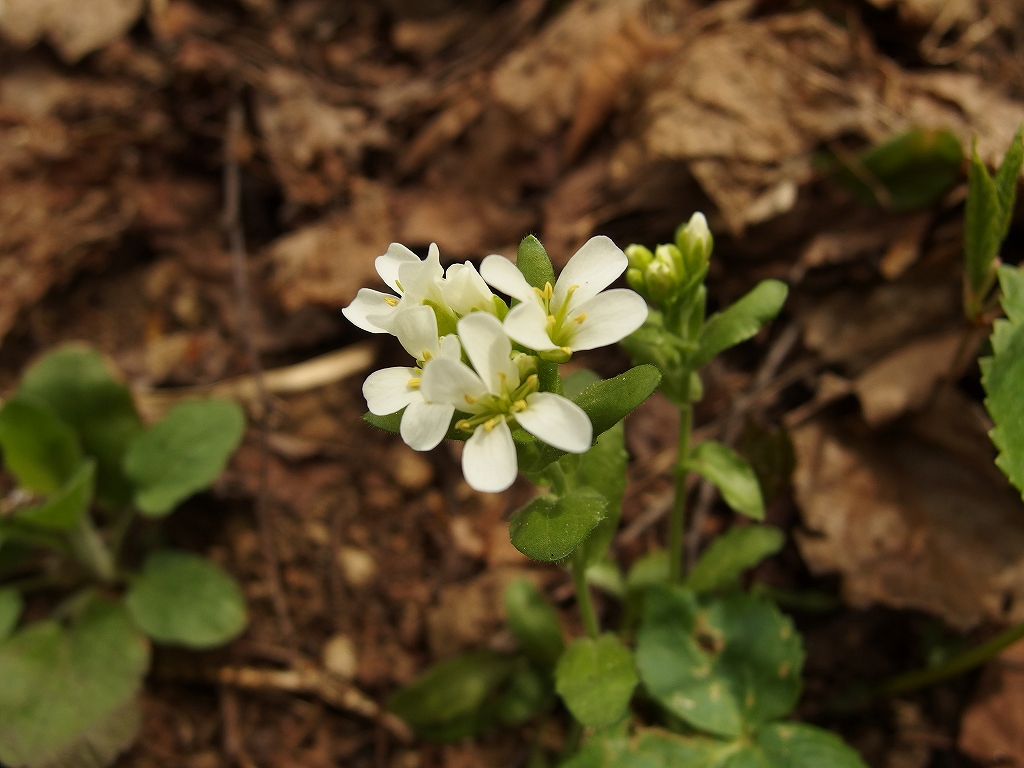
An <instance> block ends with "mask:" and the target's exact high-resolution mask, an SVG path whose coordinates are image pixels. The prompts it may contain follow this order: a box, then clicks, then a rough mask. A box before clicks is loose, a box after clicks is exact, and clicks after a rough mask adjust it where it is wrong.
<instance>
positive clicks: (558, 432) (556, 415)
mask: <svg viewBox="0 0 1024 768" xmlns="http://www.w3.org/2000/svg"><path fill="white" fill-rule="evenodd" d="M526 405H527V408H526V410H525V411H522V412H520V413H517V414H516V421H518V422H519V425H520V426H521V427H522V428H523V429H525V430H526V431H527V432H529V433H530V434H531V435H534V436H535V437H538V438H540V439H541V440H543V441H544V442H545V443H547V444H548V445H550V446H553V447H555V448H558V449H559V450H561V451H569V452H570V453H586V452H587V451H588V450H589V449H590V445H591V443H592V442H593V438H594V427H593V425H592V424H591V423H590V417H589V416H587V414H586V413H585V412H584V410H583V409H582V408H580V407H579V406H578V405H576V403H574V402H573V401H572V400H570V399H568V398H566V397H562V396H561V395H556V394H554V393H553V392H534V393H533V394H532V395H529V396H527V398H526Z"/></svg>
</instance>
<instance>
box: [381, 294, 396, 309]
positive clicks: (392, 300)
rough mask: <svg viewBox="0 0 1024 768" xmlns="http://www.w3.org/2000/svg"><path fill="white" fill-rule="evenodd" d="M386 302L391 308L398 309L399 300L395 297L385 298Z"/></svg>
mask: <svg viewBox="0 0 1024 768" xmlns="http://www.w3.org/2000/svg"><path fill="white" fill-rule="evenodd" d="M384 301H385V302H387V305H388V306H389V307H397V306H398V299H396V298H395V297H394V296H385V297H384Z"/></svg>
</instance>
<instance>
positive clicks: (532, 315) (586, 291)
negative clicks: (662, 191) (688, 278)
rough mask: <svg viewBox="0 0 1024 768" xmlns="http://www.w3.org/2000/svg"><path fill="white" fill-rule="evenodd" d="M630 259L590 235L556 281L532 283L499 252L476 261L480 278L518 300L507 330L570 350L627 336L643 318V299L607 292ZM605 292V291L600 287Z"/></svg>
mask: <svg viewBox="0 0 1024 768" xmlns="http://www.w3.org/2000/svg"><path fill="white" fill-rule="evenodd" d="M627 264H628V260H627V259H626V254H624V253H623V252H622V251H621V250H620V249H619V248H618V246H616V245H615V243H613V242H612V241H611V239H609V238H607V237H604V236H603V235H601V236H598V237H592V238H590V240H588V241H587V242H586V243H584V245H583V247H582V248H580V249H579V250H578V251H577V252H576V253H575V255H573V257H572V258H571V259H569V263H568V264H566V265H565V269H563V270H562V274H561V275H560V276H559V278H558V280H557V281H556V282H555V285H554V286H552V285H551V284H550V283H548V284H547V285H545V286H544V289H543V290H542V289H540V288H534V287H532V286H531V285H530V284H529V283H527V282H526V278H525V277H523V274H522V272H520V271H519V270H518V269H517V268H516V266H515V265H514V264H513V263H512V262H511V261H509V260H508V259H506V258H504V257H502V256H497V255H494V256H488V257H487V258H486V259H484V262H483V264H482V265H481V266H480V274H481V275H483V278H484V280H486V281H487V282H488V283H490V284H491V285H492V286H493V287H495V288H497V289H498V290H499V291H503V292H504V293H507V294H508V295H509V296H512V297H513V298H516V299H518V300H519V301H520V302H521V303H520V304H517V305H516V306H514V307H513V308H512V309H511V310H509V313H508V316H507V317H506V318H505V332H506V333H507V334H508V335H509V336H510V337H511V338H512V339H513V340H515V341H517V342H518V343H520V344H522V345H523V346H524V347H528V348H529V349H533V350H536V351H538V352H553V351H557V353H558V354H557V357H560V358H561V359H562V360H563V361H564V360H567V359H568V357H569V356H570V355H571V354H572V353H573V352H578V351H580V350H584V349H594V348H596V347H603V346H605V345H606V344H614V343H615V342H617V341H620V340H621V339H623V338H625V337H626V336H628V335H629V334H631V333H632V332H633V331H635V330H636V329H637V328H639V327H640V326H641V325H643V323H644V320H646V319H647V302H645V301H644V300H643V298H642V297H641V296H640V295H639V294H637V293H635V292H633V291H631V290H628V289H625V288H617V289H614V290H611V291H605V290H604V289H605V288H607V287H608V286H609V285H611V284H612V282H614V281H615V279H616V278H617V277H618V276H619V275H621V274H622V272H623V271H624V270H625V269H626V266H627ZM602 291H603V292H602Z"/></svg>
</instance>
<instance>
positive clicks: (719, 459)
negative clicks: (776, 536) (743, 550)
mask: <svg viewBox="0 0 1024 768" xmlns="http://www.w3.org/2000/svg"><path fill="white" fill-rule="evenodd" d="M689 466H690V468H691V469H693V470H694V471H695V472H699V473H700V474H701V475H703V476H704V477H705V478H707V479H708V480H710V481H711V482H712V483H714V484H715V486H716V487H717V488H718V490H719V492H720V493H721V494H722V499H724V500H725V503H726V504H728V505H729V506H730V507H731V508H732V509H735V510H736V511H737V512H739V513H741V514H744V515H746V516H747V517H749V518H752V519H754V520H764V499H762V498H761V486H760V485H758V483H757V475H755V474H754V470H753V469H752V468H751V466H750V464H748V463H747V460H746V459H744V458H743V457H742V456H740V455H739V454H738V453H736V451H734V450H732V449H731V448H729V447H727V446H724V445H722V444H721V443H718V442H715V441H714V440H705V441H704V442H703V443H700V444H699V445H698V446H697V447H696V448H694V449H693V453H692V454H690V461H689Z"/></svg>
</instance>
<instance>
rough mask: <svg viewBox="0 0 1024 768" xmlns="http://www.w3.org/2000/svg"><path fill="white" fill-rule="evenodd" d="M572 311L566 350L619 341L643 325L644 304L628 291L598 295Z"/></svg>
mask: <svg viewBox="0 0 1024 768" xmlns="http://www.w3.org/2000/svg"><path fill="white" fill-rule="evenodd" d="M572 312H573V314H570V315H569V316H568V317H567V318H566V325H567V326H568V327H569V328H570V329H571V330H572V335H571V336H570V337H569V339H570V340H569V347H570V348H572V350H573V351H574V352H575V351H579V350H582V349H596V348H597V347H604V346H606V345H608V344H614V343H615V342H617V341H622V339H624V338H626V337H627V336H629V334H631V333H632V332H633V331H635V330H636V329H637V328H639V327H640V326H641V325H643V324H644V320H646V319H647V302H646V301H644V300H643V298H642V297H641V296H640V294H638V293H634V292H633V291H631V290H629V289H628V288H615V289H613V290H611V291H604V292H602V293H599V294H597V296H595V297H594V298H592V299H591V300H590V301H586V302H584V303H583V304H580V305H579V306H577V307H574V308H573V310H572ZM509 314H511V313H509ZM584 316H585V317H584ZM577 317H583V318H584V319H583V322H581V323H576V322H575V318H577Z"/></svg>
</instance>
